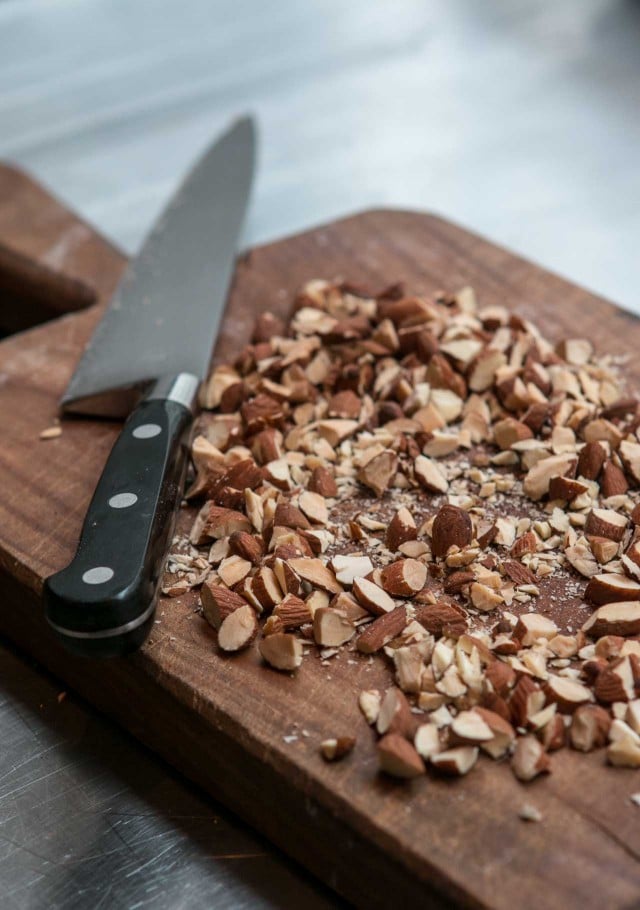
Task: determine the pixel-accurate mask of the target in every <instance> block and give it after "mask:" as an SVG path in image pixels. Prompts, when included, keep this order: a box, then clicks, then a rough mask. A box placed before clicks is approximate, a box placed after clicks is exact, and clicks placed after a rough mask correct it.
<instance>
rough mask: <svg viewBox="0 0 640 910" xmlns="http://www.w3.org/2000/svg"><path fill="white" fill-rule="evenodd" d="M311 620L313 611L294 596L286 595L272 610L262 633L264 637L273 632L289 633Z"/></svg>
mask: <svg viewBox="0 0 640 910" xmlns="http://www.w3.org/2000/svg"><path fill="white" fill-rule="evenodd" d="M312 620H313V611H312V610H311V607H310V606H309V604H308V603H307V602H306V601H304V600H300V598H299V597H296V596H295V594H287V596H286V597H285V599H284V600H283V601H281V602H280V603H279V604H276V606H275V607H274V608H273V613H272V614H271V616H269V618H268V619H267V621H266V623H265V624H264V626H263V628H262V631H263V634H264V635H272V634H274V633H275V632H290V631H291V630H292V629H299V628H300V626H304V625H305V624H306V623H310V622H311V621H312Z"/></svg>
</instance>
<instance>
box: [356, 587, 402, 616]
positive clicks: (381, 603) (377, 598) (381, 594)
mask: <svg viewBox="0 0 640 910" xmlns="http://www.w3.org/2000/svg"><path fill="white" fill-rule="evenodd" d="M353 593H354V595H355V596H356V598H357V600H358V603H361V604H362V606H363V607H364V608H365V610H368V611H369V612H370V613H373V614H374V615H376V616H381V615H382V614H383V613H390V612H391V611H392V610H394V609H395V607H396V603H395V601H394V600H392V599H391V597H389V595H388V594H387V592H386V591H383V590H382V588H381V587H379V586H378V585H376V584H374V582H372V581H369V580H368V579H367V578H355V579H354V581H353Z"/></svg>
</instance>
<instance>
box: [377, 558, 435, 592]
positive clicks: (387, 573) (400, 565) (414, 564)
mask: <svg viewBox="0 0 640 910" xmlns="http://www.w3.org/2000/svg"><path fill="white" fill-rule="evenodd" d="M426 580H427V567H426V566H425V565H424V563H422V562H418V560H417V559H398V560H397V561H396V562H392V563H391V564H390V565H388V566H385V568H384V569H382V571H381V573H380V581H381V583H382V587H383V588H384V590H385V591H386V592H387V594H391V595H392V596H394V597H413V596H414V595H415V594H417V593H418V591H421V590H422V589H423V588H424V585H425V582H426Z"/></svg>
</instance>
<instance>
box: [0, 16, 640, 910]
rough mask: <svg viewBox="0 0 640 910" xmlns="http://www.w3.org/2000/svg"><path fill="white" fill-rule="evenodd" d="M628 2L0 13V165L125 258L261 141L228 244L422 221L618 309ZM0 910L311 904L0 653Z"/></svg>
mask: <svg viewBox="0 0 640 910" xmlns="http://www.w3.org/2000/svg"><path fill="white" fill-rule="evenodd" d="M639 48H640V3H638V2H637V0H564V2H557V0H485V2H483V3H478V2H476V0H393V2H390V0H386V2H381V0H377V2H376V0H349V2H345V0H312V2H307V3H301V2H296V0H280V2H277V3H276V2H266V0H181V2H179V3H176V2H168V0H132V2H122V0H0V158H2V159H4V160H11V161H13V162H16V163H18V164H19V165H21V166H23V167H24V168H25V169H27V170H28V171H30V172H31V173H32V174H33V175H35V176H36V177H38V178H40V179H41V180H42V181H44V182H45V183H46V184H47V185H48V186H49V187H50V188H51V189H52V190H53V191H54V192H55V193H56V194H57V195H58V196H60V197H61V198H62V199H63V200H64V201H66V202H67V203H68V204H69V205H71V206H72V207H74V208H75V209H77V210H78V211H79V212H80V213H81V214H82V215H83V216H84V217H85V218H87V219H88V220H90V221H91V222H93V223H94V224H95V225H96V226H97V227H98V228H99V229H100V230H101V231H102V232H103V233H104V234H106V235H107V236H108V237H109V238H111V239H112V240H113V241H115V242H116V243H117V244H118V245H119V246H121V247H122V248H123V249H125V250H126V251H128V252H134V251H135V250H136V249H137V247H138V246H139V244H140V242H141V240H142V237H143V236H144V233H145V231H146V230H147V228H148V226H149V225H150V224H151V222H152V221H153V219H154V217H155V216H156V214H157V213H158V211H159V210H160V208H161V207H162V205H163V204H164V202H165V201H166V199H167V198H168V196H169V195H170V193H171V191H172V190H173V188H174V187H175V186H176V184H177V182H178V180H179V179H180V177H181V175H182V174H183V172H184V170H185V169H186V168H187V167H188V165H189V163H190V162H191V161H192V159H193V158H194V156H195V155H196V154H197V153H198V152H199V151H200V150H201V149H202V148H203V147H204V146H205V145H206V144H207V143H208V142H209V141H210V140H211V138H212V136H213V135H214V134H215V133H216V132H217V131H218V130H221V129H223V128H224V126H225V125H226V124H227V123H228V121H229V119H231V118H233V117H235V116H236V115H237V114H238V113H242V112H246V111H251V112H253V113H255V114H256V115H257V117H258V119H259V125H260V132H261V152H260V169H259V174H258V179H257V183H256V186H255V193H254V197H253V202H252V205H251V210H250V214H249V218H248V221H247V224H246V229H245V234H244V240H243V244H244V246H249V245H252V244H255V243H259V242H262V241H266V240H270V239H274V238H276V237H280V236H283V235H286V234H288V233H291V232H294V231H297V230H299V229H303V228H306V227H310V226H312V225H316V224H318V223H320V222H322V221H325V220H328V219H331V218H334V217H336V216H340V215H343V214H347V213H350V212H353V211H354V210H361V209H365V208H368V207H372V206H396V207H408V208H414V209H428V210H431V211H435V212H437V213H439V214H442V215H445V216H446V217H448V218H450V219H452V220H455V221H458V222H460V223H462V224H464V225H465V226H467V227H470V228H472V229H473V230H475V231H478V232H480V233H482V234H485V235H487V236H488V237H490V238H491V239H492V240H494V241H496V242H499V243H502V244H503V245H506V246H508V247H510V248H512V249H514V250H516V251H518V252H520V253H522V254H523V255H525V256H527V257H528V258H531V259H534V260H536V261H537V262H539V263H541V264H542V265H544V266H546V267H548V268H550V269H552V270H555V271H557V272H559V273H561V274H563V275H564V276H566V277H568V278H570V279H572V280H573V281H575V282H577V283H579V284H582V285H585V286H588V287H589V288H591V289H592V290H595V291H598V292H599V293H601V294H603V295H604V296H606V297H609V298H611V299H613V300H614V301H616V302H618V303H621V304H623V305H624V306H626V307H627V308H629V309H632V310H635V311H637V312H640V301H639V298H638V294H637V292H636V285H637V284H638V279H639V278H640V265H639V258H638V256H637V253H636V246H637V242H638V237H639V236H640V205H639V204H638V202H639V200H640V168H639V167H638V148H639V147H640V116H639V112H640V110H639V109H640V51H639ZM0 668H1V670H0V743H1V745H0V889H1V892H2V895H3V896H2V906H3V907H6V908H14V907H15V908H24V907H28V908H40V907H42V908H44V907H47V908H58V907H64V908H68V907H72V908H75V907H78V908H84V907H87V906H89V905H93V906H94V907H95V908H98V907H111V906H117V907H120V906H122V907H131V908H134V907H135V908H144V907H147V906H149V907H150V906H153V907H154V908H165V907H166V908H179V907H185V908H187V907H188V908H194V907H203V908H204V907H211V906H214V905H215V906H216V908H223V910H224V908H227V907H228V908H232V907H233V908H235V907H240V906H247V907H252V908H253V907H267V906H268V907H299V906H303V905H304V906H305V907H309V908H315V907H334V906H339V904H338V901H337V899H336V898H334V897H332V896H330V895H328V894H327V892H325V891H323V890H321V889H320V888H319V886H317V885H316V884H315V883H314V882H312V881H311V880H310V879H308V878H307V877H306V876H305V875H304V874H303V873H302V872H300V871H299V870H297V869H294V868H293V867H291V866H290V865H289V864H288V863H287V862H286V861H285V860H284V859H283V858H282V857H281V856H279V855H278V854H276V853H275V852H274V851H273V850H272V849H271V848H270V847H268V846H267V845H266V844H265V843H264V842H262V841H260V840H259V839H258V838H257V837H256V836H254V835H253V834H251V833H250V832H248V831H247V830H246V829H244V828H243V827H242V826H241V825H240V824H239V823H238V822H236V821H235V820H234V819H233V818H231V817H230V816H229V815H227V814H226V813H224V812H223V811H222V810H221V809H220V808H219V807H217V806H215V805H214V804H213V803H212V801H210V800H208V799H205V798H204V797H203V796H202V795H200V794H198V793H197V792H196V791H195V790H192V789H191V788H190V787H189V786H188V785H187V784H185V783H183V782H182V781H180V780H179V779H178V778H176V777H175V776H174V775H173V774H172V773H171V772H169V771H168V769H167V768H166V767H165V766H164V765H162V764H161V763H160V762H159V761H157V760H156V759H155V758H153V757H152V756H150V755H149V754H148V753H146V752H145V751H144V750H143V749H142V748H141V747H139V746H137V745H136V744H135V743H133V742H132V741H131V740H130V739H129V738H128V737H126V736H125V735H124V734H121V733H120V732H118V731H116V730H115V729H114V728H113V727H111V725H110V724H108V723H107V722H106V721H104V720H103V719H101V718H100V717H98V716H97V715H95V714H94V713H93V712H92V711H91V709H89V708H88V707H86V706H85V705H83V704H82V703H81V702H80V701H79V700H76V699H74V698H73V697H71V696H68V697H67V698H66V699H64V700H63V701H61V702H59V701H58V695H59V686H57V685H56V683H55V681H54V680H52V679H50V678H49V677H47V676H46V675H44V674H42V673H40V672H39V671H38V670H37V669H36V668H34V667H32V665H30V664H28V663H27V662H25V661H24V660H23V659H22V658H21V657H20V656H19V655H17V656H16V655H14V654H13V653H11V649H9V648H8V647H6V646H3V647H1V648H0Z"/></svg>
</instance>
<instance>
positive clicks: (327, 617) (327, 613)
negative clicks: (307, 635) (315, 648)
mask: <svg viewBox="0 0 640 910" xmlns="http://www.w3.org/2000/svg"><path fill="white" fill-rule="evenodd" d="M355 631H356V627H355V625H354V624H353V623H352V622H351V620H350V619H348V617H347V616H346V614H345V613H343V612H342V611H341V610H334V609H332V608H331V607H320V609H318V610H316V612H315V613H314V614H313V637H314V639H315V641H316V644H317V645H321V646H322V647H323V648H337V647H339V646H340V645H343V644H345V643H346V642H348V641H349V640H350V639H351V638H353V636H354V635H355Z"/></svg>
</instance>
